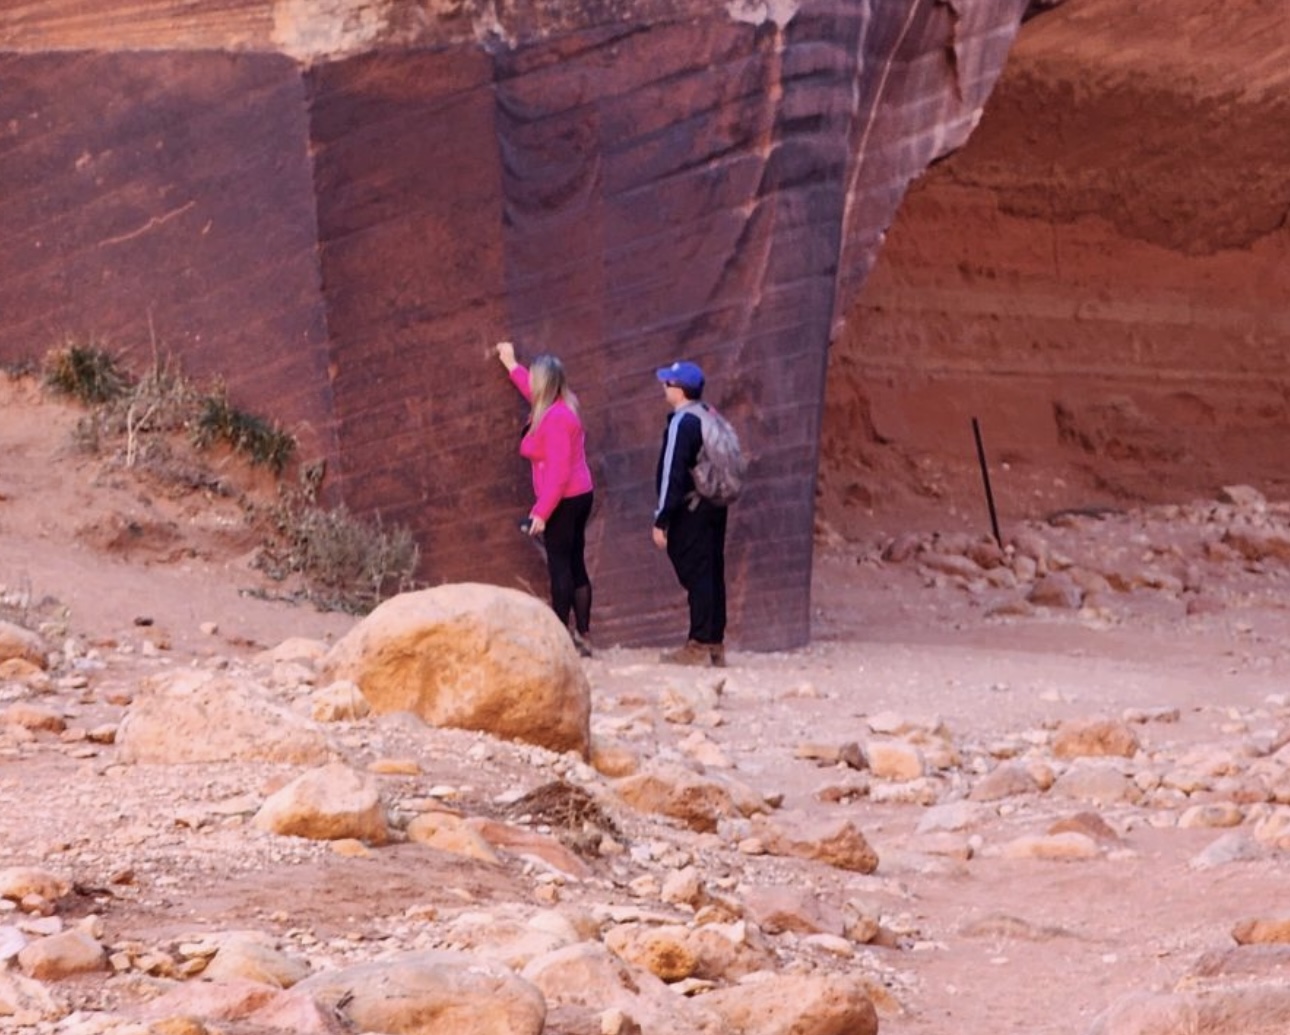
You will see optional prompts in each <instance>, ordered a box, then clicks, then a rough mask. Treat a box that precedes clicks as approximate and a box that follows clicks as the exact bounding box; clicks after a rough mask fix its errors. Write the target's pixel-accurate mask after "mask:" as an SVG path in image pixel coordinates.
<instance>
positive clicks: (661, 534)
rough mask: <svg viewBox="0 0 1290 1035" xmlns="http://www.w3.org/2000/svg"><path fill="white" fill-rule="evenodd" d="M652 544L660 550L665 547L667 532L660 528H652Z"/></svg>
mask: <svg viewBox="0 0 1290 1035" xmlns="http://www.w3.org/2000/svg"><path fill="white" fill-rule="evenodd" d="M654 545H655V546H657V547H658V548H659V549H660V550H666V549H667V533H666V532H665V531H663V529H661V528H656V529H654Z"/></svg>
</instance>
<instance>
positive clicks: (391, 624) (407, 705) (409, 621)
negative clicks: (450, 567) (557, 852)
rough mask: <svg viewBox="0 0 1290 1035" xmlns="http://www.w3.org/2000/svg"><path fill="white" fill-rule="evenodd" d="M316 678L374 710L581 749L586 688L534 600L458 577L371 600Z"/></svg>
mask: <svg viewBox="0 0 1290 1035" xmlns="http://www.w3.org/2000/svg"><path fill="white" fill-rule="evenodd" d="M321 669H322V674H323V681H324V682H329V681H335V680H339V679H349V680H352V681H353V682H354V683H356V684H357V685H358V687H359V689H360V690H362V692H363V696H364V697H365V698H367V700H368V702H369V703H370V704H371V706H372V710H373V711H374V712H376V713H377V714H385V713H388V712H397V711H408V712H413V713H414V714H416V715H419V716H420V717H421V718H422V719H424V720H425V721H426V722H428V723H430V724H431V725H434V726H451V727H455V728H458V729H469V730H481V731H483V732H485V733H491V734H493V735H494V736H497V737H503V738H506V739H508V740H521V741H524V742H526V743H529V744H537V745H539V746H541V747H546V748H550V749H551V750H553V751H576V752H578V753H579V754H580V755H582V756H583V757H586V754H587V750H588V747H589V744H590V740H591V728H590V723H591V688H590V686H589V684H588V683H587V677H586V675H585V674H584V673H583V671H582V666H581V664H580V662H579V660H578V655H577V652H576V651H575V650H574V647H573V643H572V641H571V640H570V638H569V634H568V632H566V631H565V630H564V629H563V628H562V627H561V625H560V622H559V620H558V619H557V618H556V617H555V614H554V613H553V612H552V611H551V609H550V608H549V607H548V606H547V605H546V604H545V603H543V602H542V601H539V600H537V599H536V598H534V597H532V596H529V595H528V594H527V593H521V592H520V591H519V590H514V589H506V588H504V587H501V586H487V585H483V584H481V583H474V582H467V583H456V584H450V585H445V586H437V587H435V588H434V589H426V590H420V591H418V592H415V593H403V594H400V595H399V596H396V597H392V598H391V599H389V600H387V601H386V602H385V603H383V604H381V605H380V606H379V607H378V608H376V610H374V611H373V612H372V613H371V614H370V615H368V616H367V617H366V618H364V619H363V620H362V621H361V622H359V623H358V625H357V626H355V627H354V628H353V629H352V630H351V631H350V632H349V633H348V634H347V635H346V636H345V637H344V638H343V639H341V640H340V642H339V643H337V644H336V645H335V646H334V647H333V648H332V649H331V650H330V651H329V652H328V653H327V655H326V657H324V658H323V660H322V663H321Z"/></svg>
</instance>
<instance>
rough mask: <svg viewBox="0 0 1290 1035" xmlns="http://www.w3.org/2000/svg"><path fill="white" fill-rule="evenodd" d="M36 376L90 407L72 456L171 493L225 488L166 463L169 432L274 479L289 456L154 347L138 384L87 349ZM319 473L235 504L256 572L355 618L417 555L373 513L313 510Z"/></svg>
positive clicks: (258, 422)
mask: <svg viewBox="0 0 1290 1035" xmlns="http://www.w3.org/2000/svg"><path fill="white" fill-rule="evenodd" d="M44 369H45V383H46V385H48V386H49V387H50V388H51V390H53V391H55V392H58V393H59V394H62V395H67V396H70V397H72V398H75V399H78V400H80V401H81V402H82V403H84V404H85V405H87V406H89V407H90V412H89V413H88V414H87V415H86V417H85V418H83V419H82V420H81V421H79V422H78V426H77V432H76V434H77V441H78V444H79V445H80V446H81V448H82V449H84V450H86V451H89V452H92V453H94V454H96V455H97V454H99V453H101V452H106V451H109V450H111V451H113V454H112V455H114V458H119V460H120V462H121V463H122V464H123V465H124V466H125V467H127V468H131V469H133V470H136V471H140V472H146V473H148V474H150V475H152V476H154V477H157V478H161V479H166V480H168V481H171V482H175V483H177V484H179V485H180V487H181V488H184V487H186V488H193V489H201V490H203V491H211V490H212V489H214V490H218V491H221V492H224V491H225V489H224V486H223V483H222V482H221V480H220V479H218V478H215V477H214V476H213V475H210V474H209V472H206V471H204V470H198V469H197V468H195V467H194V465H193V464H191V463H185V462H183V461H182V459H180V458H177V457H176V456H175V448H174V440H175V439H176V436H177V435H185V436H186V437H187V438H188V440H189V441H190V442H191V443H192V445H193V446H195V447H196V448H197V449H198V450H206V449H209V448H210V447H212V446H216V445H225V446H227V447H228V448H229V449H231V451H232V452H233V453H234V454H236V455H238V456H241V457H242V458H243V459H245V460H247V461H248V462H249V463H250V464H252V465H253V466H261V467H266V468H268V469H269V470H270V471H272V473H273V475H274V476H275V478H280V477H281V476H282V474H283V472H284V471H285V470H286V468H287V467H288V466H289V464H290V463H291V461H292V460H293V458H294V457H295V452H296V440H295V437H294V436H293V435H292V434H291V433H290V432H288V431H285V430H284V429H283V428H281V427H280V426H279V425H278V424H277V423H276V422H273V421H270V420H266V419H265V418H262V417H259V416H256V415H254V414H250V413H246V412H245V411H243V410H240V409H238V408H237V407H235V406H234V405H232V403H231V402H230V401H229V398H228V393H227V389H226V388H225V386H224V384H223V383H222V382H216V383H215V385H214V386H213V387H211V388H209V389H204V390H203V389H200V388H198V387H197V386H195V385H194V384H193V383H192V382H191V381H190V380H188V379H187V378H186V377H184V376H183V374H182V373H180V372H179V371H178V370H177V369H176V368H175V367H174V365H173V364H172V363H171V362H170V360H169V359H166V360H164V361H163V360H162V358H161V357H160V355H159V354H158V350H157V349H156V347H155V344H154V347H153V362H152V366H151V367H150V368H149V369H148V371H147V372H146V373H145V374H144V375H143V376H142V377H140V378H138V379H134V378H132V377H130V376H129V375H128V374H126V373H125V372H124V371H123V369H122V368H121V366H120V365H119V364H118V362H117V360H116V359H115V358H114V357H113V356H112V355H111V354H109V353H108V352H106V351H104V350H103V349H101V348H99V347H98V346H96V345H93V344H90V345H85V346H82V345H76V344H67V345H65V346H64V347H63V348H61V349H55V350H52V351H51V352H50V353H49V354H48V355H47V356H46V357H45V364H44ZM324 472H325V466H324V465H323V464H321V463H319V464H315V465H306V466H305V467H303V468H302V469H301V471H300V478H301V485H300V487H299V488H298V489H295V490H291V491H284V490H282V489H281V488H280V489H279V500H278V502H277V503H276V505H274V506H272V507H271V508H268V510H267V511H265V510H261V509H260V508H257V507H256V506H255V505H254V504H253V503H251V502H250V501H245V500H244V505H245V507H246V509H247V511H248V513H249V515H250V517H251V519H252V520H253V521H255V522H256V523H258V524H259V525H260V527H262V528H264V529H265V535H266V542H265V543H264V544H263V545H262V546H261V548H260V551H259V553H258V555H257V558H256V565H257V567H259V568H260V569H261V570H263V571H264V572H265V573H266V574H267V575H269V576H270V577H271V578H274V579H277V580H279V581H281V580H285V579H286V578H287V577H289V576H297V577H299V579H300V582H301V584H302V585H303V590H302V591H301V592H300V593H298V594H294V595H295V596H300V597H303V598H304V599H307V600H309V601H311V602H312V603H314V604H315V605H316V606H318V607H322V608H327V609H330V610H341V611H346V612H349V613H351V614H362V613H365V612H367V611H370V610H371V609H372V608H373V607H375V606H376V605H377V604H379V603H380V602H381V601H382V600H384V599H385V598H386V597H388V596H391V595H393V594H395V593H400V592H403V591H405V590H407V589H409V588H411V586H412V584H413V583H412V579H413V574H414V572H415V571H416V569H417V565H418V563H419V561H420V552H419V550H418V548H417V544H416V541H415V540H414V539H413V537H412V533H411V531H409V530H408V529H407V528H404V527H402V526H398V527H394V528H385V527H384V526H383V525H382V523H381V520H380V518H379V516H378V517H377V518H375V519H374V520H372V521H368V520H365V519H362V518H359V517H357V516H355V515H353V514H351V513H350V512H349V510H348V509H347V508H346V507H344V506H343V505H342V506H338V507H334V508H330V509H326V508H323V507H320V506H318V505H317V499H318V490H319V488H320V486H321V482H322V478H323V474H324Z"/></svg>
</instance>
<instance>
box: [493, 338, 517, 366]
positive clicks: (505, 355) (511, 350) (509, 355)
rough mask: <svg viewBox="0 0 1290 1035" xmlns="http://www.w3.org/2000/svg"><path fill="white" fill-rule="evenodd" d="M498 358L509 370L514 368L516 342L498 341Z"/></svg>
mask: <svg viewBox="0 0 1290 1035" xmlns="http://www.w3.org/2000/svg"><path fill="white" fill-rule="evenodd" d="M497 358H498V359H500V360H501V361H502V366H504V367H505V368H506V369H507V370H514V369H515V366H516V362H515V343H514V342H510V341H499V342H498V343H497Z"/></svg>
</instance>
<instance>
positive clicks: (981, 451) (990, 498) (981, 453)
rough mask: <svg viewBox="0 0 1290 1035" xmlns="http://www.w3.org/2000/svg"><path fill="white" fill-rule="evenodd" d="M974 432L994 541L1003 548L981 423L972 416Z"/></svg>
mask: <svg viewBox="0 0 1290 1035" xmlns="http://www.w3.org/2000/svg"><path fill="white" fill-rule="evenodd" d="M972 434H973V436H974V437H975V438H976V458H977V460H978V461H979V462H980V464H981V481H982V482H984V483H985V502H986V506H988V507H989V508H990V528H991V530H992V531H993V532H994V541H995V542H996V543H998V544H999V549H1001V550H1002V549H1003V536H1001V535H1000V534H999V518H998V515H996V514H995V512H994V493H993V492H992V491H991V489H990V468H989V467H987V466H986V462H985V446H984V445H982V444H981V424H980V422H979V421H978V420H977V419H976V418H975V417H973V418H972Z"/></svg>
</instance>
